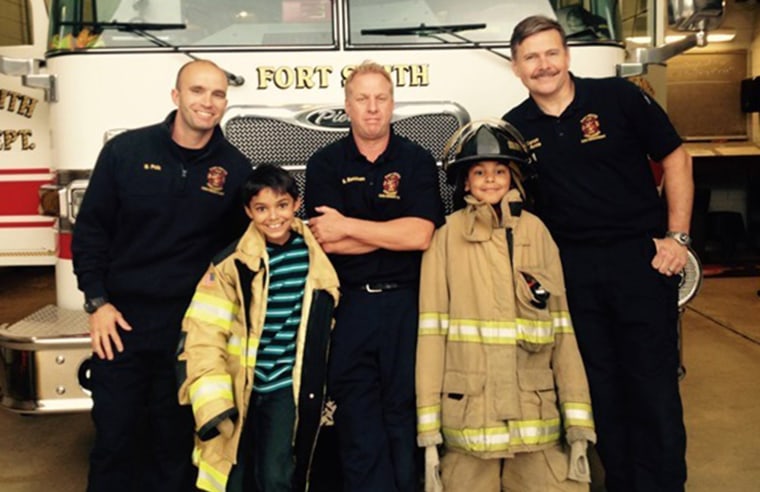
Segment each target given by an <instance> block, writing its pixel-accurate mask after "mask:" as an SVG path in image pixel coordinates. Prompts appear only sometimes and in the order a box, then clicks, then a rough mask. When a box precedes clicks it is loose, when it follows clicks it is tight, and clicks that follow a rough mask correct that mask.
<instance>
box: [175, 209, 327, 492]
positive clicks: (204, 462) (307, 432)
mask: <svg viewBox="0 0 760 492" xmlns="http://www.w3.org/2000/svg"><path fill="white" fill-rule="evenodd" d="M292 228H293V230H294V231H295V232H297V233H298V234H300V235H302V236H303V237H304V241H305V243H306V246H307V249H308V252H309V271H308V274H307V277H306V285H305V289H304V298H303V307H302V312H301V323H300V325H299V329H298V334H297V336H296V361H295V365H294V367H293V396H294V401H295V403H296V422H294V452H295V460H296V472H295V477H294V483H295V487H294V489H293V490H304V488H305V486H306V482H307V480H308V471H309V466H310V463H311V458H312V452H313V448H314V444H315V442H316V438H317V433H318V430H319V425H320V417H321V412H322V408H323V406H324V399H325V379H326V370H327V351H328V342H329V337H330V330H331V328H332V322H333V318H332V316H333V310H334V308H335V306H336V305H337V302H338V296H339V293H338V277H337V274H336V273H335V270H334V269H333V268H332V265H331V264H330V262H329V260H328V259H327V256H326V255H325V253H324V252H323V251H322V249H321V247H320V246H319V244H318V243H317V241H316V240H315V239H314V236H313V235H312V234H311V231H309V229H308V227H306V226H305V225H304V223H303V222H302V221H301V220H299V219H295V221H294V223H293V226H292ZM268 287H269V261H268V256H267V252H266V243H265V239H264V236H263V235H262V234H261V233H260V232H259V231H258V230H257V229H256V228H255V226H254V225H253V224H251V225H250V226H249V227H248V230H247V231H246V233H245V234H244V235H243V237H242V238H241V239H240V240H239V241H238V242H237V243H236V244H233V245H232V246H231V247H230V248H228V249H227V250H226V251H224V252H222V253H221V254H220V255H219V256H218V257H217V258H216V259H215V260H214V262H213V263H212V264H211V266H210V267H209V269H208V271H207V272H206V274H205V275H204V277H203V278H202V279H201V281H200V282H199V283H198V286H197V289H196V292H195V295H194V296H193V299H192V301H191V303H190V306H189V308H188V310H187V313H186V314H185V319H184V321H183V326H182V331H183V342H181V344H180V350H181V353H180V355H179V361H180V365H179V369H180V372H181V374H180V381H181V387H180V390H179V399H180V403H182V404H192V409H193V414H194V416H195V423H196V434H197V437H196V447H195V450H194V452H193V461H194V463H195V464H196V466H198V480H197V483H196V485H197V486H198V487H199V488H200V489H202V490H208V491H219V492H223V491H224V490H225V488H226V484H227V479H228V477H229V474H230V471H231V469H232V466H233V465H234V464H235V463H236V461H237V456H238V446H239V441H240V435H241V433H242V430H243V427H244V425H245V421H246V418H247V417H248V404H249V400H250V397H251V391H252V387H253V381H254V367H255V366H256V354H257V350H258V343H259V340H260V337H261V333H262V329H263V325H264V318H265V316H266V304H267V292H268ZM182 372H184V374H182ZM226 418H232V420H233V421H234V423H235V426H234V432H233V434H232V436H231V437H225V436H223V435H220V434H219V431H218V430H217V424H219V422H221V421H222V420H224V419H226Z"/></svg>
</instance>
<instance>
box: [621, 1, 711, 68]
mask: <svg viewBox="0 0 760 492" xmlns="http://www.w3.org/2000/svg"><path fill="white" fill-rule="evenodd" d="M724 13H725V0H668V21H669V22H670V26H671V27H672V28H673V29H676V30H678V31H687V32H690V34H688V35H687V36H686V37H685V38H684V39H681V40H680V41H675V42H673V43H669V44H665V45H663V46H657V47H654V48H634V49H632V50H630V51H629V52H628V60H627V61H626V62H625V63H620V64H618V66H617V74H618V76H620V77H632V76H634V75H642V74H645V73H647V67H648V66H649V65H652V64H662V63H665V61H666V60H668V59H670V58H673V57H674V56H676V55H680V54H681V53H683V52H684V51H686V50H688V49H690V48H693V47H695V46H705V45H706V44H707V37H706V32H707V31H711V30H714V29H717V28H718V27H719V26H720V25H721V23H722V22H723V15H724Z"/></svg>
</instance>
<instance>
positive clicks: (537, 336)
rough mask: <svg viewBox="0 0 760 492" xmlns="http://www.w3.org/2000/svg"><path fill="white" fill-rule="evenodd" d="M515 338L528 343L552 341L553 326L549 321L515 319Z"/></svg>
mask: <svg viewBox="0 0 760 492" xmlns="http://www.w3.org/2000/svg"><path fill="white" fill-rule="evenodd" d="M517 339H518V340H525V341H526V342H530V343H541V344H548V343H554V327H553V326H552V322H551V321H538V320H532V319H524V318H518V319H517Z"/></svg>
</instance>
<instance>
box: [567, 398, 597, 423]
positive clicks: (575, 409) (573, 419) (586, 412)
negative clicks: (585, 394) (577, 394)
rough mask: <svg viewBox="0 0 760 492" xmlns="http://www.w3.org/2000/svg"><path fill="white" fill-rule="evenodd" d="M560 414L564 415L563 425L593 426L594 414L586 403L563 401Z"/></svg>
mask: <svg viewBox="0 0 760 492" xmlns="http://www.w3.org/2000/svg"><path fill="white" fill-rule="evenodd" d="M562 414H563V415H564V416H565V427H570V426H573V425H575V426H580V427H590V428H592V429H593V428H594V414H593V412H592V411H591V405H589V404H588V403H563V404H562Z"/></svg>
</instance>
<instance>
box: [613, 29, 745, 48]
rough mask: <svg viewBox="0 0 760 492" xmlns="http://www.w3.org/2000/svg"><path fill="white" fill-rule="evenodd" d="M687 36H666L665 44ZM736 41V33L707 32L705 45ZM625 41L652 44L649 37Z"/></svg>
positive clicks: (637, 37) (721, 30)
mask: <svg viewBox="0 0 760 492" xmlns="http://www.w3.org/2000/svg"><path fill="white" fill-rule="evenodd" d="M686 36H688V34H686V33H680V34H668V35H667V36H665V42H666V43H675V42H676V41H680V40H682V39H683V38H685V37H686ZM734 39H736V31H735V30H733V29H731V30H729V29H726V30H723V29H719V30H717V31H712V32H707V43H708V44H709V43H730V42H731V41H733V40H734ZM625 40H626V41H628V42H629V43H633V44H643V45H649V44H650V43H651V42H652V38H650V37H649V36H632V37H630V38H625Z"/></svg>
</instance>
